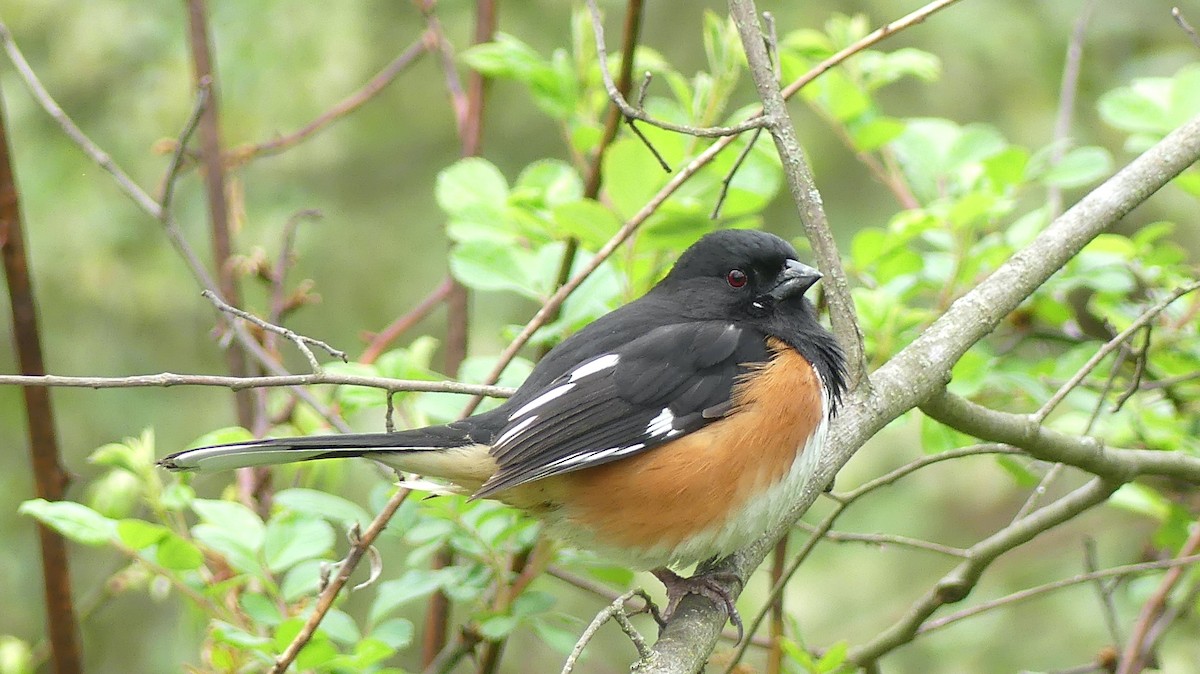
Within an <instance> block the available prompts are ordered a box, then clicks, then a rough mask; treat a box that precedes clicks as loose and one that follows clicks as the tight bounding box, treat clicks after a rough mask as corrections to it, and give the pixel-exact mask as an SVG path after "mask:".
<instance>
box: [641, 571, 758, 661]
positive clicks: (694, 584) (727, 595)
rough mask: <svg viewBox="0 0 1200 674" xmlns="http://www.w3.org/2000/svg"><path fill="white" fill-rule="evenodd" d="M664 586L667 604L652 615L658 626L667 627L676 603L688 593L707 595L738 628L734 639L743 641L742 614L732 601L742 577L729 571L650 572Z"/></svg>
mask: <svg viewBox="0 0 1200 674" xmlns="http://www.w3.org/2000/svg"><path fill="white" fill-rule="evenodd" d="M651 573H653V574H654V577H655V578H657V579H658V580H659V581H660V582H661V583H662V584H663V587H665V588H666V589H667V607H666V608H665V609H663V611H662V614H661V616H655V618H656V619H657V620H658V624H659V626H660V627H666V624H667V621H669V620H670V619H671V616H673V615H675V610H676V609H678V608H679V602H680V601H682V600H683V598H684V597H686V596H687V595H689V594H698V595H700V596H702V597H707V598H708V599H709V600H710V601H712V602H713V603H714V604H716V605H717V606H721V607H723V608H724V609H725V614H726V615H728V616H729V622H730V623H731V624H732V625H733V626H734V627H735V628H737V640H738V642H739V643H740V642H741V641H742V637H743V636H744V634H743V628H742V616H741V614H739V613H738V610H737V607H736V606H735V605H734V603H733V591H734V588H736V587H740V586H741V584H742V579H741V578H739V577H738V575H737V574H736V573H733V572H731V571H708V572H705V573H697V574H695V575H693V576H692V577H690V578H684V577H683V576H680V575H679V574H677V573H675V572H674V571H671V570H670V569H655V570H654V571H651Z"/></svg>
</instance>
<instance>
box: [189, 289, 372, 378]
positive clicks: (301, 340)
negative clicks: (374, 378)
mask: <svg viewBox="0 0 1200 674" xmlns="http://www.w3.org/2000/svg"><path fill="white" fill-rule="evenodd" d="M200 294H201V295H203V296H204V297H205V298H207V299H208V301H209V302H212V303H213V305H214V306H215V307H216V308H217V309H219V310H221V311H223V312H225V313H227V314H231V315H233V316H237V317H238V318H241V319H242V320H245V321H249V322H251V323H253V324H254V325H257V326H258V327H260V328H262V329H263V330H266V331H268V332H273V333H275V334H277V335H280V336H281V337H284V338H286V339H288V340H290V341H291V342H292V343H293V344H295V345H296V348H297V349H300V352H301V353H303V354H304V357H305V358H306V359H307V360H308V364H309V365H310V366H312V371H313V372H320V371H321V363H319V362H318V361H317V357H316V356H315V355H313V352H312V349H310V348H308V345H309V344H312V345H313V346H315V347H318V348H320V349H323V350H324V351H325V352H326V353H328V354H329V355H331V356H333V357H334V358H337V359H339V360H341V361H342V362H343V363H348V362H350V361H349V359H348V358H347V357H346V352H345V351H339V350H338V349H335V348H333V347H332V346H330V345H328V344H326V343H325V342H322V341H321V340H319V339H313V338H312V337H308V336H306V335H301V334H299V333H297V332H294V331H292V330H289V329H287V328H285V327H283V326H280V325H275V324H273V323H268V322H267V321H264V320H263V319H261V318H259V317H258V316H255V315H254V314H252V313H250V312H247V311H242V310H241V309H238V308H237V307H234V306H230V305H229V304H227V303H226V302H225V301H224V300H222V299H221V298H219V297H217V296H216V294H215V293H213V292H212V291H211V290H202V291H200Z"/></svg>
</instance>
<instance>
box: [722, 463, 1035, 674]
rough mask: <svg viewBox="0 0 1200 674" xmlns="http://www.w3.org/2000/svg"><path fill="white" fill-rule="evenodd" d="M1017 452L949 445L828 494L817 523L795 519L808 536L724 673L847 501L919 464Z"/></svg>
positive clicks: (741, 654) (731, 667)
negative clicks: (827, 503)
mask: <svg viewBox="0 0 1200 674" xmlns="http://www.w3.org/2000/svg"><path fill="white" fill-rule="evenodd" d="M1019 453H1020V450H1018V449H1015V448H1013V447H1010V446H1008V445H998V444H991V443H989V444H982V445H973V446H971V447H960V448H958V449H953V450H950V451H948V452H942V453H941V454H933V455H929V456H922V457H920V458H919V459H917V460H915V461H911V462H909V463H907V464H905V465H903V466H900V467H899V468H896V469H895V470H893V471H891V472H889V473H887V474H885V475H881V476H880V477H877V478H875V479H873V480H870V481H868V482H865V483H863V484H862V485H860V486H859V487H857V488H856V489H854V490H852V491H849V492H847V493H845V494H842V495H835V494H830V498H831V499H832V500H833V501H834V502H835V503H836V506H835V507H834V509H833V511H831V512H830V513H829V514H828V515H826V516H825V519H823V520H821V522H820V524H818V525H816V526H815V527H814V526H811V525H808V524H806V523H804V522H799V523H797V526H799V527H801V528H804V529H806V530H807V531H809V534H810V535H809V537H808V540H807V541H805V542H804V545H803V546H802V547H801V548H800V550H799V551H798V552H797V553H796V556H795V557H794V558H793V559H792V561H791V562H790V563H789V564H788V566H787V568H786V569H785V570H784V572H783V574H782V575H781V576H780V578H779V580H778V581H777V582H775V583H774V584H773V585H772V586H771V591H770V592H769V593H768V594H767V598H766V601H765V602H764V604H763V608H762V609H761V610H759V612H758V613H757V614H755V616H754V619H753V620H751V621H750V625H749V628H748V629H747V630H746V635H747V642H744V643H741V644H738V647H737V650H736V651H735V652H734V654H733V657H732V658H730V659H729V664H728V665H726V667H725V671H724V674H732V673H733V672H734V670H735V669H736V668H737V665H738V663H739V662H741V659H742V657H744V656H745V654H746V650H747V648H749V643H748V641H749V639H751V638H753V636H754V633H755V632H757V631H758V628H759V627H760V626H761V625H762V623H763V621H764V620H765V619H766V617H767V608H766V607H768V606H770V605H771V604H772V603H773V602H774V601H775V597H777V596H779V595H780V594H782V593H783V591H784V589H785V588H786V587H787V584H788V583H789V582H790V581H791V579H792V577H793V576H794V575H796V572H797V571H798V570H799V569H800V565H801V564H802V563H803V562H804V560H805V559H807V558H808V555H809V554H810V553H811V552H812V551H813V549H814V548H816V546H817V544H818V543H820V542H821V541H822V540H824V539H825V538H826V537H828V536H829V534H830V532H831V531H832V529H833V525H834V524H835V523H836V522H837V520H838V518H839V517H841V515H842V513H844V512H845V511H846V509H847V508H849V507H850V505H851V504H853V503H854V502H855V501H857V500H858V499H860V498H862V497H863V496H866V495H867V494H869V493H871V492H873V491H875V490H876V489H880V488H882V487H886V486H889V485H891V484H894V483H895V482H896V481H897V480H900V479H901V478H903V477H905V476H907V475H910V474H912V473H914V472H916V471H918V470H920V469H922V468H925V467H926V466H931V465H933V464H935V463H941V462H942V461H949V460H952V459H958V458H961V457H964V456H979V455H984V454H1019ZM955 556H959V557H961V556H962V555H961V554H957V555H955Z"/></svg>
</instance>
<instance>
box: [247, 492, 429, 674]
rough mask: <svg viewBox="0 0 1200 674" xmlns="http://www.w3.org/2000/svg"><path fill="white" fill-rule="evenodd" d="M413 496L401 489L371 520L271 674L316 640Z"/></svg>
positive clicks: (280, 655) (284, 669)
mask: <svg viewBox="0 0 1200 674" xmlns="http://www.w3.org/2000/svg"><path fill="white" fill-rule="evenodd" d="M410 493H412V492H410V491H409V490H407V489H403V488H401V489H398V490H397V491H396V493H395V494H393V495H392V498H390V499H389V500H388V502H387V504H386V505H384V506H383V509H382V510H380V511H379V514H378V515H376V516H375V519H373V520H371V523H370V524H369V525H367V529H366V531H364V532H362V536H361V538H359V537H357V536H355V537H354V538H355V539H357V543H355V544H353V545H351V546H350V552H349V554H347V555H346V558H345V559H343V560H342V561H341V563H339V564H338V572H337V575H336V576H334V577H333V579H331V580H330V581H329V585H328V586H326V587H325V588H324V589H323V590H321V594H320V595H319V596H318V597H317V603H316V605H315V606H314V607H313V611H312V613H310V614H309V615H308V619H307V620H305V621H304V626H303V627H302V628H300V632H299V633H297V634H296V636H295V638H293V639H292V641H291V643H289V644H288V646H287V648H285V649H284V650H283V652H282V653H280V654H279V657H277V658H275V663H274V664H273V665H272V667H271V669H270V670H269V672H270V674H283V672H285V671H287V669H288V667H289V666H290V665H291V664H292V661H293V660H295V659H296V656H297V655H299V653H300V649H301V648H304V646H305V644H307V643H308V641H309V640H310V639H312V636H313V634H315V633H316V631H317V626H318V625H320V624H321V620H323V619H324V618H325V614H326V613H328V612H329V609H330V608H332V607H333V600H334V599H336V598H337V596H338V593H339V592H341V590H342V588H343V587H345V585H346V582H347V581H349V580H350V574H352V573H354V569H355V568H356V567H357V566H358V563H359V562H360V561H361V560H362V558H363V556H364V555H366V554H367V551H368V550H369V549H370V548H371V545H373V544H374V543H375V539H376V538H378V537H379V534H381V533H383V530H384V528H385V527H387V523H388V522H389V521H390V520H391V519H392V515H394V514H395V513H396V510H397V509H398V508H399V507H400V505H401V504H402V503H404V499H406V498H408V495H409V494H410ZM356 526H357V525H356Z"/></svg>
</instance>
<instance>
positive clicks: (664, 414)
mask: <svg viewBox="0 0 1200 674" xmlns="http://www.w3.org/2000/svg"><path fill="white" fill-rule="evenodd" d="M674 423H675V415H674V414H672V413H671V408H669V407H664V408H663V409H662V411H661V412H659V413H658V416H656V417H654V418H653V419H651V420H650V423H649V424H647V425H646V435H649V436H650V437H655V436H659V435H665V436H666V437H668V438H669V437H671V436H674V435H679V431H677V430H675V427H674Z"/></svg>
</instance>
